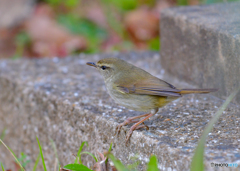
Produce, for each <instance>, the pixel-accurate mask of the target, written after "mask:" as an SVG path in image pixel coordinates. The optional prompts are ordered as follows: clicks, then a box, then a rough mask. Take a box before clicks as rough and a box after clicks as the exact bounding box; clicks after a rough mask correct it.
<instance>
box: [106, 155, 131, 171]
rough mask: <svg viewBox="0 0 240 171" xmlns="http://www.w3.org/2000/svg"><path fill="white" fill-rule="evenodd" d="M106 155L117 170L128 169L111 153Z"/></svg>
mask: <svg viewBox="0 0 240 171" xmlns="http://www.w3.org/2000/svg"><path fill="white" fill-rule="evenodd" d="M108 157H109V158H110V159H111V160H112V162H113V164H114V166H115V167H116V169H117V170H118V171H129V170H128V169H127V168H126V167H125V166H124V165H123V164H122V162H121V161H120V160H118V159H117V158H116V157H115V156H114V155H113V154H111V153H110V154H108Z"/></svg>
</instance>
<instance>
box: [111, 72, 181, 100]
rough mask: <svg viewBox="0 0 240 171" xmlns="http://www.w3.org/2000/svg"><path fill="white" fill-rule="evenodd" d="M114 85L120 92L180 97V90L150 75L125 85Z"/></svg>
mask: <svg viewBox="0 0 240 171" xmlns="http://www.w3.org/2000/svg"><path fill="white" fill-rule="evenodd" d="M115 85H116V88H117V89H118V90H119V91H121V92H122V93H130V94H143V95H155V96H172V97H181V94H180V93H179V92H180V91H181V90H178V89H176V88H175V87H174V86H172V85H171V84H169V83H167V82H165V81H163V80H161V79H158V78H157V77H151V78H148V79H144V80H140V81H137V82H136V83H131V84H127V85H126V84H124V85H123V84H122V85H121V84H115Z"/></svg>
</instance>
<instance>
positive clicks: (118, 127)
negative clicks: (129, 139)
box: [115, 118, 138, 135]
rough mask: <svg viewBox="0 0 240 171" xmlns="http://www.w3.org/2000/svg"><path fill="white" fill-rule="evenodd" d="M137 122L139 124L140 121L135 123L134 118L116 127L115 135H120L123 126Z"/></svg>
mask: <svg viewBox="0 0 240 171" xmlns="http://www.w3.org/2000/svg"><path fill="white" fill-rule="evenodd" d="M136 122H138V121H134V120H133V119H132V118H128V119H126V120H125V121H124V122H123V123H121V124H119V125H118V126H117V127H116V133H115V135H116V134H117V135H119V133H120V131H121V128H122V127H123V126H125V125H128V124H130V123H136Z"/></svg>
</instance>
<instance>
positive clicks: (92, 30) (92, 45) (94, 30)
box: [57, 14, 108, 53]
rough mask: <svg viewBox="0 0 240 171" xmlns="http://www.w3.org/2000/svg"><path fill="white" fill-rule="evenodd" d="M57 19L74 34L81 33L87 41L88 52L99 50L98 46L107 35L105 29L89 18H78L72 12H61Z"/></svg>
mask: <svg viewBox="0 0 240 171" xmlns="http://www.w3.org/2000/svg"><path fill="white" fill-rule="evenodd" d="M57 21H58V22H59V23H60V24H62V25H63V26H65V27H66V28H67V29H68V30H70V31H71V32H72V33H74V34H79V35H83V36H84V37H85V38H86V39H87V41H88V49H87V50H86V52H88V53H97V52H99V46H100V44H101V42H102V41H103V40H105V39H106V37H107V35H108V34H107V32H106V30H104V29H102V28H100V27H99V26H97V25H96V24H95V23H93V22H91V21H90V20H87V19H84V18H80V17H78V16H76V15H73V14H65V15H63V14H61V15H58V16H57Z"/></svg>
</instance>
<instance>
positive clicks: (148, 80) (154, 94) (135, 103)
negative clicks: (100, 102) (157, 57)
mask: <svg viewBox="0 0 240 171" xmlns="http://www.w3.org/2000/svg"><path fill="white" fill-rule="evenodd" d="M87 65H90V66H93V67H95V68H97V69H98V70H99V71H100V73H101V75H102V76H103V78H104V81H105V84H106V87H107V91H108V93H109V94H110V96H111V97H112V98H113V99H114V101H115V102H116V103H118V104H119V105H122V106H124V107H127V108H129V109H132V110H136V111H144V112H147V114H144V115H139V116H136V117H131V118H128V119H127V120H126V121H124V122H123V123H121V124H119V125H118V126H117V128H116V130H117V133H119V132H120V129H121V127H122V126H125V125H128V124H130V123H135V124H134V125H133V126H132V127H131V128H130V131H129V132H128V134H127V136H126V143H127V142H128V140H129V139H130V137H131V135H132V133H133V131H134V130H135V129H139V128H142V127H144V126H145V125H144V124H143V125H140V124H141V123H143V122H144V121H146V120H147V119H149V118H150V117H151V116H153V115H154V114H156V113H157V112H158V109H159V108H161V107H163V106H165V105H166V104H168V103H169V102H171V101H173V100H175V99H177V98H179V97H181V96H182V95H184V94H191V93H209V92H213V91H216V89H178V88H176V87H174V86H173V85H171V84H169V83H167V82H166V81H163V80H161V79H159V78H157V77H154V76H153V75H151V74H150V73H148V72H146V71H144V70H143V69H141V68H138V67H136V66H134V65H132V64H130V63H128V62H126V61H124V60H121V59H119V58H105V59H101V60H100V61H98V62H97V63H93V62H88V63H87ZM143 117H144V118H143ZM138 118H143V119H142V120H139V121H138V120H136V119H138Z"/></svg>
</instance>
